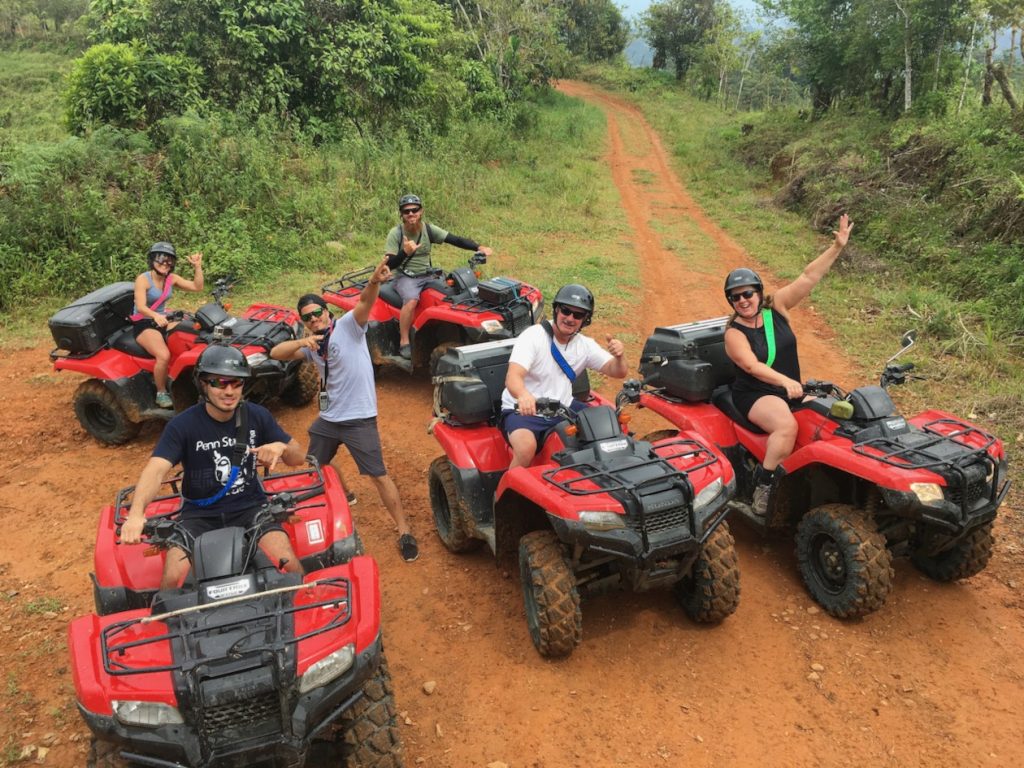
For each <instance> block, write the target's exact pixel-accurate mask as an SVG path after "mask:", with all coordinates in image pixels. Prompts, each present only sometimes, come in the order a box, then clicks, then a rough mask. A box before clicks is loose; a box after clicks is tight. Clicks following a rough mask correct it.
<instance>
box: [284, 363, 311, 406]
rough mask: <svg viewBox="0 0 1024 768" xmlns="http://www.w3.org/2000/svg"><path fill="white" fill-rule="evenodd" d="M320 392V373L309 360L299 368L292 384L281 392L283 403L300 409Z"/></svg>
mask: <svg viewBox="0 0 1024 768" xmlns="http://www.w3.org/2000/svg"><path fill="white" fill-rule="evenodd" d="M319 391H320V371H318V370H317V368H316V366H315V365H313V363H311V362H309V361H308V360H307V361H305V362H304V363H302V365H300V366H299V370H297V371H296V372H295V378H294V379H292V381H291V383H290V384H289V385H288V386H287V387H285V388H284V389H283V390H281V395H280V397H281V402H282V403H284V404H285V405H291V406H294V407H296V408H298V407H299V406H303V405H305V404H306V403H308V402H310V401H312V400H313V398H314V397H316V393H317V392H319Z"/></svg>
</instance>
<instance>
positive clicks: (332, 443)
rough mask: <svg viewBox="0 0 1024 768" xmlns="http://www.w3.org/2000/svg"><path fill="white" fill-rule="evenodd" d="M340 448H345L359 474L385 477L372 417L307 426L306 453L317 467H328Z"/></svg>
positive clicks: (318, 422)
mask: <svg viewBox="0 0 1024 768" xmlns="http://www.w3.org/2000/svg"><path fill="white" fill-rule="evenodd" d="M340 445H344V446H345V447H346V448H348V452H349V453H350V454H351V456H352V459H353V460H354V461H355V463H356V466H357V467H359V474H361V475H369V476H370V477H384V475H386V474H387V473H388V471H387V469H385V467H384V453H383V451H382V450H381V447H380V433H379V432H378V431H377V417H376V416H371V417H370V418H368V419H353V420H352V421H339V422H335V421H326V420H324V419H323V418H318V419H317V420H316V421H314V422H313V423H312V424H311V425H310V427H309V453H310V455H312V456H313V458H315V459H316V460H317V461H318V462H320V466H322V467H324V466H327V465H328V464H330V463H331V461H332V460H333V459H334V456H335V454H336V453H337V452H338V446H340Z"/></svg>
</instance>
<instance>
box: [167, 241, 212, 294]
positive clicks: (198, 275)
mask: <svg viewBox="0 0 1024 768" xmlns="http://www.w3.org/2000/svg"><path fill="white" fill-rule="evenodd" d="M188 263H189V264H191V265H192V275H193V276H192V279H191V280H186V279H185V278H183V277H182V276H181V275H177V274H176V275H175V276H174V284H175V285H176V286H178V287H180V288H184V289H185V290H186V291H201V290H203V286H204V285H205V281H204V280H203V254H202V252H199V251H197V252H196V253H193V254H192V255H191V256H189V257H188Z"/></svg>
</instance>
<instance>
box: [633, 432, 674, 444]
mask: <svg viewBox="0 0 1024 768" xmlns="http://www.w3.org/2000/svg"><path fill="white" fill-rule="evenodd" d="M678 434H679V430H678V429H656V430H655V431H654V432H648V433H647V434H646V435H644V436H643V437H641V438H640V439H641V440H642V441H644V442H645V443H652V444H653V443H656V442H658V441H659V440H664V439H665V438H667V437H675V436H676V435H678Z"/></svg>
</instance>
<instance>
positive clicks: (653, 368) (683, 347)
mask: <svg viewBox="0 0 1024 768" xmlns="http://www.w3.org/2000/svg"><path fill="white" fill-rule="evenodd" d="M727 323H728V319H727V318H724V317H719V318H715V319H713V320H703V321H701V322H696V323H683V324H681V325H672V326H667V327H664V328H655V329H654V333H652V334H651V335H650V336H649V337H648V339H647V341H646V343H645V344H644V349H643V352H642V353H641V355H640V374H641V375H642V376H643V377H644V382H645V383H646V384H649V385H650V386H652V387H658V388H661V389H662V390H663V392H664V394H666V395H668V396H669V397H673V398H678V399H680V400H686V401H688V402H701V401H708V400H710V399H711V393H712V392H713V391H714V390H715V387H718V386H721V385H722V384H728V383H730V382H731V381H732V380H733V378H734V377H735V375H736V374H735V368H734V367H733V363H732V361H731V360H730V359H729V356H728V355H726V353H725V327H726V324H727Z"/></svg>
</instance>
